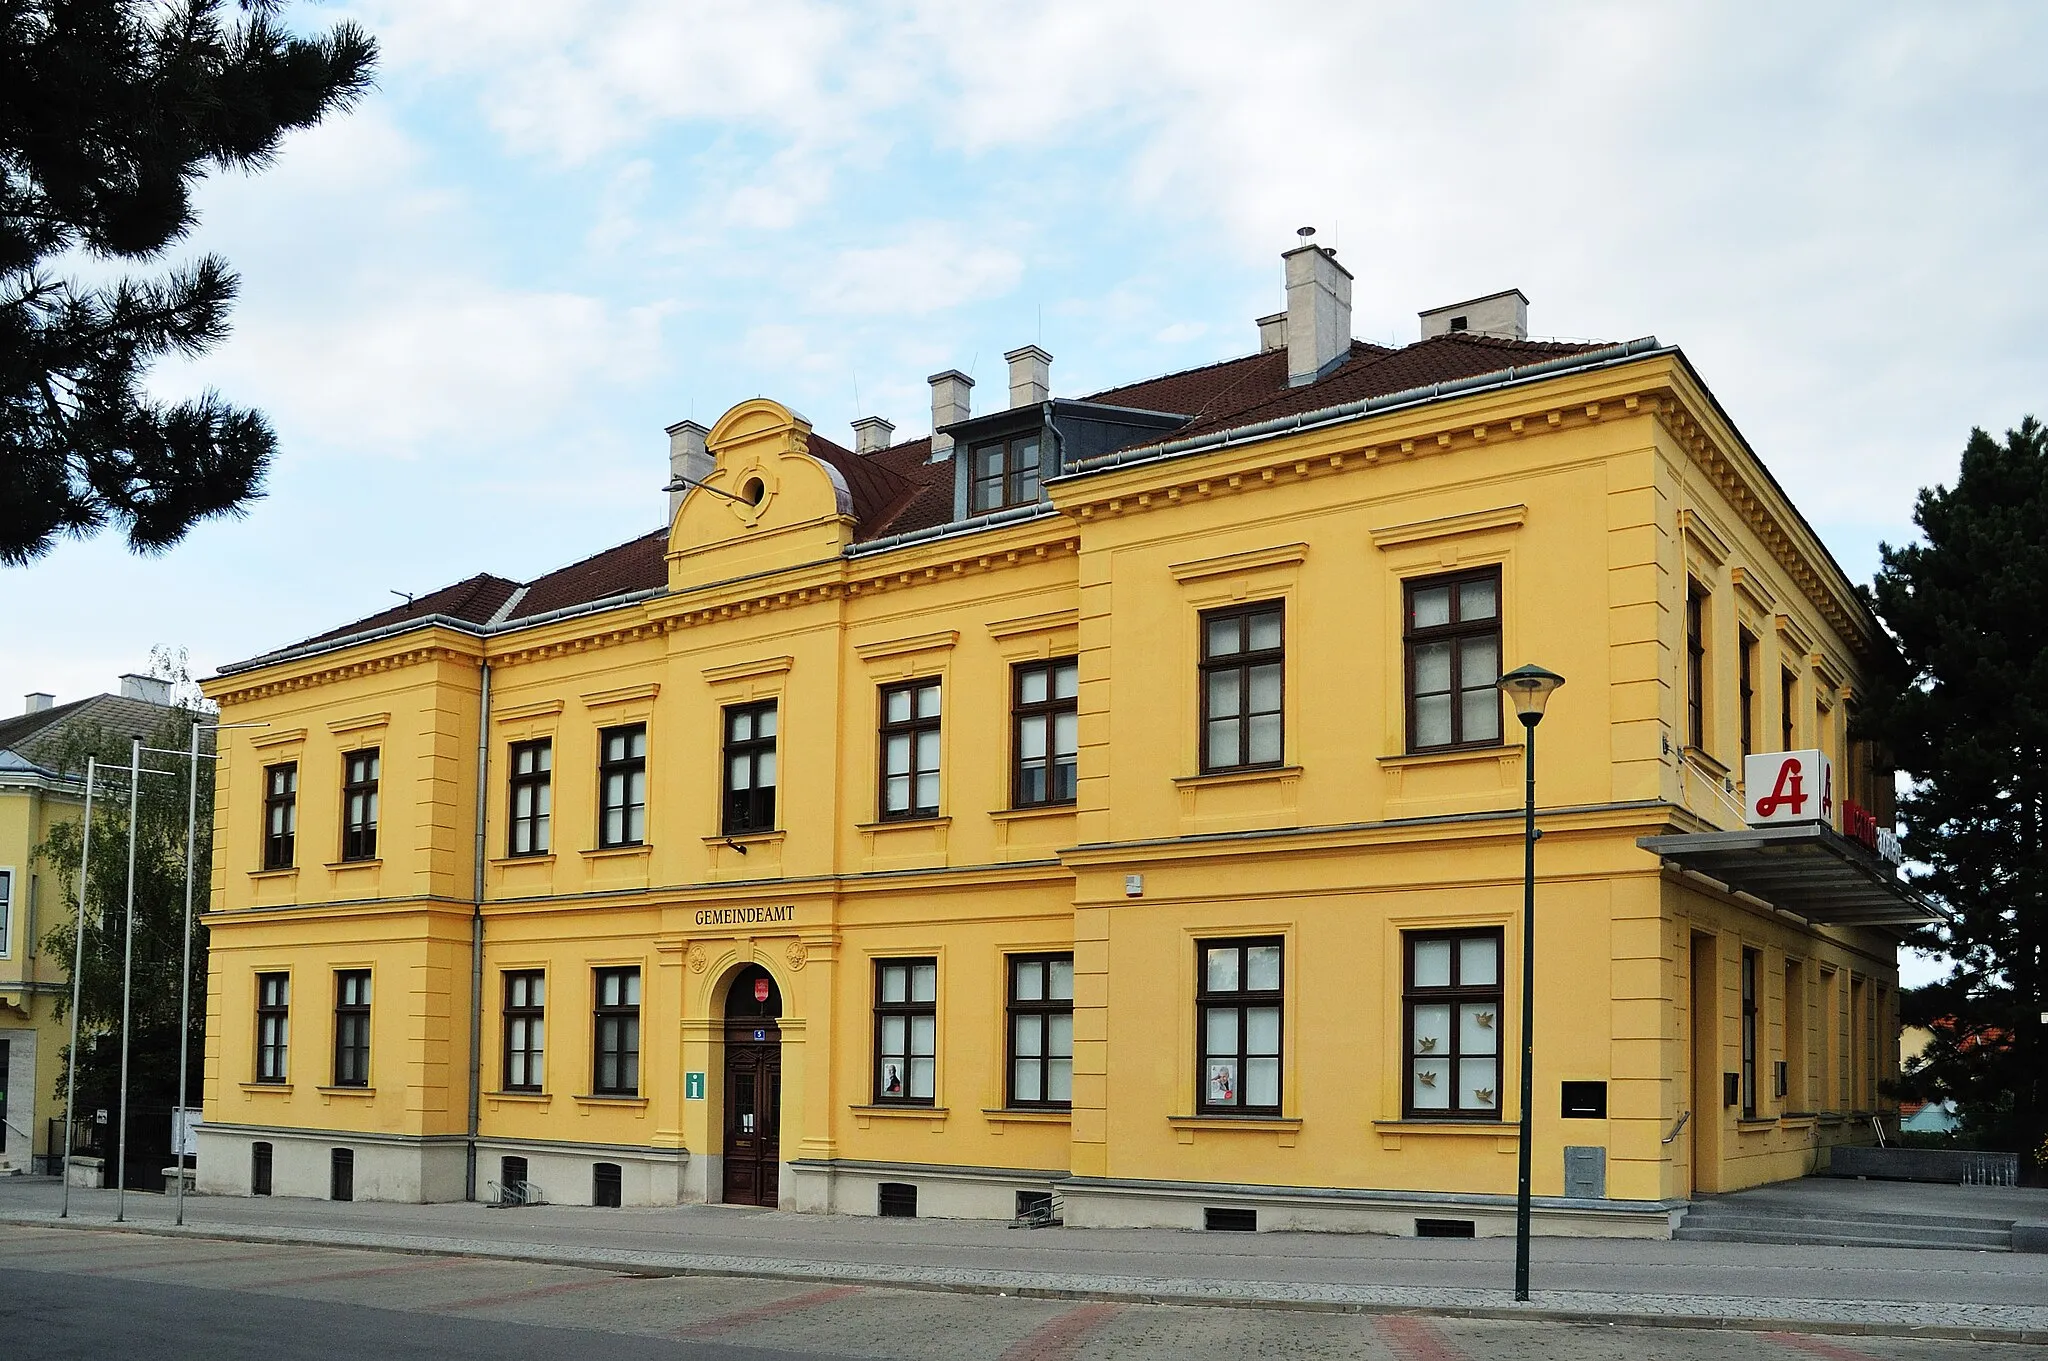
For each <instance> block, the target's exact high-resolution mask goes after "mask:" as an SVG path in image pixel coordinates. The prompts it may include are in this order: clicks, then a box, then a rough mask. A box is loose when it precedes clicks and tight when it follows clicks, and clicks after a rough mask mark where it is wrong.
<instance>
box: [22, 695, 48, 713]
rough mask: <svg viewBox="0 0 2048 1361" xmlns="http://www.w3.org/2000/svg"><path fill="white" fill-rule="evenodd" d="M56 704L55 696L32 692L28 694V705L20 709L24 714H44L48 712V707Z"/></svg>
mask: <svg viewBox="0 0 2048 1361" xmlns="http://www.w3.org/2000/svg"><path fill="white" fill-rule="evenodd" d="M56 702H57V697H56V696H55V695H48V694H44V693H43V692H42V691H41V690H33V691H30V692H29V695H28V704H27V705H26V706H25V707H24V708H23V709H22V712H23V713H25V714H46V713H48V712H50V707H51V706H52V705H54V704H55V703H56Z"/></svg>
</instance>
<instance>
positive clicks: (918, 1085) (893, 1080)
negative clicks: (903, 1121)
mask: <svg viewBox="0 0 2048 1361" xmlns="http://www.w3.org/2000/svg"><path fill="white" fill-rule="evenodd" d="M938 1002H939V962H938V961H937V960H935V959H878V960H876V961H875V1101H876V1103H877V1104H885V1103H886V1104H891V1105H906V1106H929V1105H931V1104H932V1099H933V1093H934V1092H935V1091H936V1090H937V1083H936V1079H937V1070H938V1062H939V1061H938V1043H939V1015H938Z"/></svg>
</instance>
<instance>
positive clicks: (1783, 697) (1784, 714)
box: [1778, 671, 1799, 751]
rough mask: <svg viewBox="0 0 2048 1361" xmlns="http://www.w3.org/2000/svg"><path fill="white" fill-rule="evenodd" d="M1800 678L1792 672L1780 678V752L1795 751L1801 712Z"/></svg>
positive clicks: (1782, 674) (1784, 673)
mask: <svg viewBox="0 0 2048 1361" xmlns="http://www.w3.org/2000/svg"><path fill="white" fill-rule="evenodd" d="M1798 706H1799V677H1798V676H1796V675H1794V674H1793V673H1791V672H1790V671H1786V672H1782V673H1780V675H1779V676H1778V750H1779V751H1791V750H1793V747H1794V743H1793V739H1794V738H1795V737H1797V736H1798V733H1797V731H1796V724H1797V715H1798V712H1799V707H1798Z"/></svg>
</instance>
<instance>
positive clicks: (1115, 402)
mask: <svg viewBox="0 0 2048 1361" xmlns="http://www.w3.org/2000/svg"><path fill="white" fill-rule="evenodd" d="M1602 344H1604V342H1588V343H1576V342H1564V341H1545V340H1506V339H1500V338H1497V337H1492V336H1481V335H1473V334H1471V333H1469V332H1459V333H1453V334H1449V335H1441V336H1434V337H1432V338H1430V339H1428V340H1424V341H1420V342H1418V343H1416V344H1413V345H1405V346H1402V347H1400V348H1399V349H1390V348H1388V347H1386V346H1382V345H1370V344H1367V343H1366V342H1364V341H1360V340H1354V341H1352V342H1351V354H1350V357H1349V358H1348V359H1346V360H1345V362H1344V363H1343V365H1342V366H1340V367H1339V368H1338V369H1336V370H1335V371H1334V372H1332V373H1329V374H1326V375H1324V376H1323V377H1322V378H1320V379H1318V380H1317V381H1316V382H1314V383H1310V384H1307V385H1305V386H1303V387H1298V388H1297V387H1289V386H1288V385H1287V351H1286V350H1284V349H1278V350H1268V351H1266V352H1265V353H1262V354H1254V355H1246V356H1243V357H1241V358H1237V359H1226V360H1223V361H1222V362H1220V363H1216V364H1208V365H1205V366H1203V367H1201V368H1196V369H1186V370H1183V371H1181V372H1179V373H1169V374H1163V375H1161V376H1160V377H1157V378H1147V379H1144V380H1143V381H1141V382H1136V383H1126V384H1124V385H1123V386H1121V387H1113V388H1105V389H1103V390H1102V391H1100V392H1097V393H1095V394H1093V395H1092V396H1090V397H1089V398H1087V400H1088V401H1092V402H1101V403H1103V404H1105V405H1109V406H1123V407H1134V408H1137V409H1139V410H1145V411H1166V412H1172V413H1175V414H1178V415H1185V416H1188V417H1190V418H1191V419H1190V420H1189V421H1188V422H1187V424H1185V425H1183V426H1181V427H1180V428H1179V429H1177V430H1174V431H1172V432H1170V433H1169V434H1167V435H1165V436H1164V437H1163V438H1167V439H1182V438H1186V437H1188V436H1192V435H1203V434H1210V433H1213V432H1216V431H1221V430H1230V429H1234V428H1237V427H1240V426H1246V425H1255V424H1257V423H1258V422H1260V421H1266V420H1272V419H1274V418H1276V417H1281V416H1291V415H1297V414H1299V413H1301V412H1305V411H1315V410H1320V409H1322V408H1324V407H1332V406H1339V405H1342V404H1343V403H1346V402H1355V401H1361V400H1363V399H1366V398H1370V397H1384V396H1387V395H1389V394H1391V393H1396V392H1404V391H1407V390H1408V389H1411V388H1417V387H1426V386H1428V385H1429V384H1432V383H1442V382H1449V381H1451V380H1454V379H1459V378H1472V377H1476V376H1478V375H1480V374H1485V373H1497V372H1499V371H1501V370H1503V369H1506V368H1510V367H1518V366H1522V365H1527V364H1537V363H1542V362H1544V361H1546V360H1550V359H1559V358H1563V357H1565V356H1568V355H1574V354H1583V353H1586V352H1587V351H1590V350H1595V349H1599V348H1601V346H1602ZM810 452H811V454H812V456H813V457H816V458H818V459H819V460H821V461H822V462H824V463H827V464H829V465H831V466H832V467H833V468H834V469H836V470H837V471H838V473H839V475H840V477H841V478H842V479H843V480H844V481H845V483H846V489H847V493H848V496H849V498H850V499H851V501H852V503H853V517H854V524H855V528H854V537H855V540H856V542H872V541H873V540H876V539H880V538H883V537H885V536H887V535H890V534H901V533H906V532H908V531H911V530H917V529H929V528H932V527H934V526H938V525H943V524H945V523H947V522H948V521H950V520H951V519H952V518H953V465H952V463H951V462H950V461H948V462H945V463H938V464H934V463H931V462H930V461H929V459H930V457H931V440H930V439H929V438H925V439H916V440H907V441H905V442H904V443H902V444H896V445H892V446H890V447H889V448H887V449H882V450H878V451H876V452H874V453H872V454H856V453H854V452H853V451H852V450H850V449H847V448H845V447H843V446H841V445H838V444H835V443H833V442H832V441H831V440H829V439H826V438H825V437H824V436H822V435H819V434H817V433H815V432H814V433H813V434H812V435H811V437H810ZM667 538H668V531H667V529H666V528H662V529H658V530H655V531H654V532H653V533H650V534H645V535H642V536H641V537H640V538H637V539H634V540H632V541H631V542H629V543H624V544H621V545H619V546H618V547H616V548H609V549H606V550H605V551H604V552H602V553H598V554H595V555H593V556H591V557H588V558H585V559H583V560H582V561H581V562H575V563H571V564H570V565H569V566H567V567H563V568H560V569H559V570H557V571H554V572H550V573H548V574H547V575H546V576H542V577H538V578H536V579H535V580H533V581H531V582H528V583H527V584H526V586H525V588H524V593H523V594H521V595H520V596H519V599H518V600H517V602H516V603H515V604H514V605H513V607H512V608H511V610H510V611H508V612H507V614H506V620H507V622H516V621H519V620H522V619H531V618H534V617H536V616H539V615H543V614H547V613H549V612H550V611H553V610H560V609H567V608H570V607H573V606H576V605H586V604H593V603H595V602H597V601H601V600H605V599H608V598H610V597H613V596H618V595H625V594H629V593H632V592H636V591H646V590H655V589H659V588H660V587H662V586H664V585H665V584H666V583H667V580H668V572H667V564H666V561H665V557H664V554H665V553H666V551H667V546H668V545H667ZM519 590H520V585H519V583H517V582H514V581H508V580H506V579H505V578H503V577H496V576H489V575H480V576H474V577H471V578H469V579H468V580H467V581H460V582H457V583H456V584H455V585H453V586H447V587H443V588H442V589H441V590H438V591H435V592H433V593H432V594H430V595H423V596H421V597H419V598H418V599H417V600H415V601H413V602H412V603H411V604H410V605H404V606H399V607H396V608H394V609H389V610H385V611H383V612H382V613H380V614H373V615H371V616H369V617H368V618H366V619H359V620H357V621H356V622H354V623H352V624H347V625H344V626H343V627H341V628H338V629H331V630H329V631H328V632H326V633H322V634H319V635H317V636H315V637H313V638H309V639H306V640H305V642H306V643H320V642H327V641H331V640H333V639H337V638H342V637H345V636H348V635H350V634H355V633H362V632H367V631H369V630H371V629H376V628H381V627H385V626H387V625H390V624H396V623H402V622H404V621H405V620H406V619H407V618H411V617H420V616H424V615H428V614H444V615H450V616H453V617H454V618H457V619H461V620H464V621H467V622H469V623H474V624H484V623H488V622H490V621H491V620H492V619H493V618H495V617H496V615H497V614H498V612H499V610H501V609H502V608H503V607H504V606H505V604H506V602H507V601H508V600H511V599H512V597H513V595H514V593H515V592H518V591H519ZM304 645H305V644H299V646H304Z"/></svg>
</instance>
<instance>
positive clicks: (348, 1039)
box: [333, 969, 371, 1087]
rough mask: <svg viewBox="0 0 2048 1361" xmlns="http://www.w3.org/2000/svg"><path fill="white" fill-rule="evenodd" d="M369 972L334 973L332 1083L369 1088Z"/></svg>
mask: <svg viewBox="0 0 2048 1361" xmlns="http://www.w3.org/2000/svg"><path fill="white" fill-rule="evenodd" d="M370 1001H371V991H370V971H369V970H368V969H336V970H335V971H334V1082H333V1085H334V1086H336V1087H367V1086H369V1085H370Z"/></svg>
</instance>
